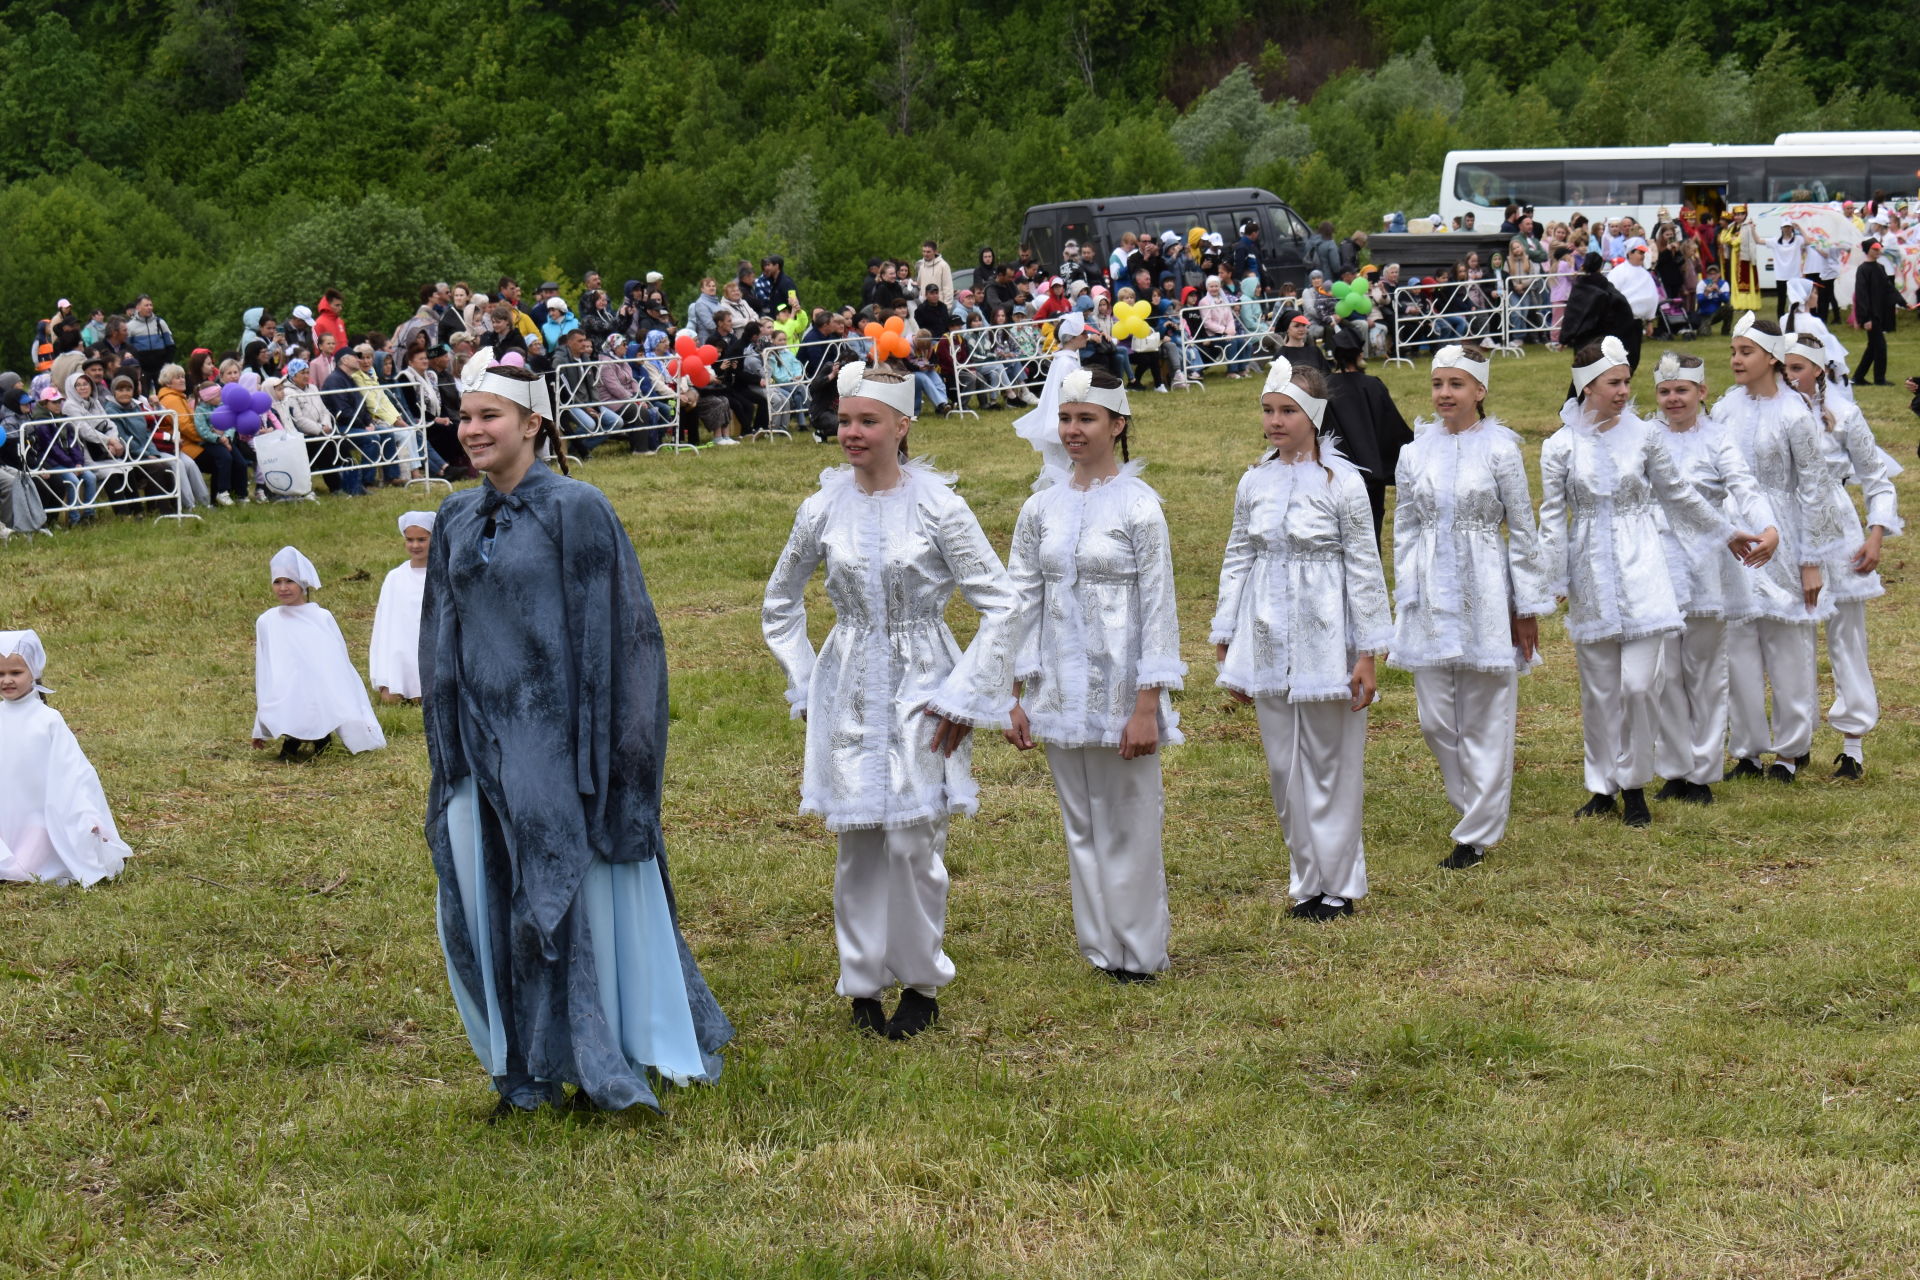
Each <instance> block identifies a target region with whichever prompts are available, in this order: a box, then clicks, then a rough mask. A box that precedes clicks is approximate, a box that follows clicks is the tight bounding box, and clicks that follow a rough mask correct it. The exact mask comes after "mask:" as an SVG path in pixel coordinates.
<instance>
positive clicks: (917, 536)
mask: <svg viewBox="0 0 1920 1280" xmlns="http://www.w3.org/2000/svg"><path fill="white" fill-rule="evenodd" d="M822 563H824V564H825V565H826V574H827V577H826V587H827V598H828V599H829V600H830V601H832V603H833V608H834V614H835V618H834V624H833V629H832V630H831V631H830V632H828V633H827V638H826V640H825V641H824V642H822V644H821V646H820V651H819V653H818V654H817V655H816V654H815V653H814V649H813V645H812V644H811V643H810V642H809V641H808V639H807V612H806V587H807V580H808V579H809V578H811V577H812V576H813V571H814V569H815V567H817V566H819V565H820V564H822ZM956 588H957V589H958V590H959V592H960V594H961V595H962V596H963V597H965V599H966V601H967V603H968V604H970V605H972V606H973V608H974V609H975V610H977V611H978V612H979V614H980V629H979V632H978V634H977V635H976V636H975V638H974V643H973V645H972V647H971V648H969V650H968V651H967V653H966V654H965V655H963V654H962V653H961V651H960V646H959V645H958V644H957V643H955V641H954V638H953V633H952V632H951V631H949V630H948V629H947V623H946V608H947V601H948V600H949V599H951V598H952V596H953V593H954V591H955V589H956ZM1011 607H1012V592H1011V590H1010V589H1009V586H1008V582H1007V575H1006V570H1005V569H1003V568H1002V567H1001V564H1000V558H999V556H997V555H995V554H994V551H993V547H992V546H991V545H990V544H989V543H988V542H987V537H986V534H984V533H983V532H981V529H980V524H979V522H978V521H977V520H975V519H974V516H973V512H972V511H971V510H970V509H969V508H968V507H967V504H966V502H965V500H963V499H962V498H961V497H960V496H959V495H958V494H956V493H954V492H953V489H952V488H951V481H950V479H949V478H948V477H944V476H940V475H937V474H935V473H934V472H933V471H932V470H931V469H930V468H928V467H927V466H926V465H925V464H923V463H919V462H913V463H909V464H907V465H906V466H905V467H903V468H902V469H901V478H900V483H899V484H897V485H895V486H894V487H893V488H891V489H886V490H882V491H880V492H878V493H872V494H867V493H862V492H861V491H860V488H859V486H858V485H856V484H855V483H854V473H853V469H852V468H851V467H840V468H832V469H829V470H827V471H824V472H822V473H821V476H820V489H819V491H818V492H817V493H814V494H813V495H812V496H811V497H809V498H808V499H807V500H806V501H805V502H803V503H801V504H800V511H799V514H798V515H797V516H795V517H794V522H793V534H792V536H791V537H789V538H788V539H787V546H786V549H785V550H784V551H782V552H781V553H780V561H779V563H778V564H777V565H775V566H774V570H773V576H772V578H770V579H769V580H768V582H767V592H766V599H765V601H764V603H763V605H762V608H761V615H760V620H761V629H762V631H763V632H764V633H765V635H766V640H767V644H768V646H769V647H770V648H771V649H772V650H773V654H774V657H775V658H776V659H778V661H779V663H780V665H781V667H782V668H783V669H784V670H785V671H786V675H787V702H788V703H789V704H790V705H791V707H792V709H793V714H794V715H795V716H799V715H801V714H805V715H806V718H807V735H806V741H807V745H806V765H805V773H804V776H803V778H802V781H801V787H800V812H802V813H817V814H819V815H821V816H822V817H823V818H825V819H826V824H827V829H828V830H829V831H854V830H861V829H865V828H874V827H885V828H896V829H897V828H901V827H909V826H913V825H914V824H916V823H920V822H924V821H926V820H927V819H929V818H932V817H934V816H936V815H939V814H945V813H949V812H953V813H969V814H970V813H972V812H974V810H975V809H976V808H977V807H978V798H979V791H978V788H977V787H976V786H975V784H974V781H973V774H972V767H971V760H972V752H971V745H972V744H971V741H968V742H965V743H962V744H961V746H960V748H959V749H958V750H956V751H955V752H954V753H953V754H952V755H951V756H948V757H945V758H942V757H941V756H938V755H936V754H934V752H933V750H932V749H931V746H930V743H931V741H932V738H933V734H934V729H935V723H934V721H933V719H932V718H930V717H928V716H927V715H925V714H924V712H925V710H926V708H927V705H928V703H929V702H930V701H932V700H933V698H934V696H935V694H936V693H939V694H941V695H942V698H943V701H944V702H945V703H947V704H948V705H950V706H951V707H952V708H953V710H954V711H955V712H956V713H957V717H956V718H963V719H965V720H967V721H969V722H970V723H974V724H1004V723H1005V722H1006V718H1007V713H1008V711H1010V710H1011V709H1012V706H1013V692H1012V681H1011V677H1010V675H1009V673H1008V671H1007V666H1006V664H1005V663H1004V662H986V663H983V662H982V661H981V659H980V657H979V656H978V655H980V654H982V653H1004V652H1005V645H1006V640H1005V637H1004V634H1003V633H1004V631H1005V629H1006V627H1007V625H1008V619H1009V613H1010V610H1011Z"/></svg>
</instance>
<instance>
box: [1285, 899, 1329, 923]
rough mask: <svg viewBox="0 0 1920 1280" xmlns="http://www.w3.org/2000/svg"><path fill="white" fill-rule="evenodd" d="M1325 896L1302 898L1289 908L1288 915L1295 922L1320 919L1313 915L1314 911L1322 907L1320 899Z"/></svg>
mask: <svg viewBox="0 0 1920 1280" xmlns="http://www.w3.org/2000/svg"><path fill="white" fill-rule="evenodd" d="M1325 896H1326V895H1325V894H1320V893H1316V894H1314V895H1313V896H1312V897H1311V898H1302V899H1300V901H1298V902H1296V903H1294V904H1293V905H1292V906H1290V907H1288V908H1287V914H1288V915H1290V916H1292V917H1293V918H1294V919H1295V920H1317V919H1319V917H1318V916H1316V915H1314V914H1313V909H1314V908H1315V907H1317V906H1319V905H1320V899H1321V898H1323V897H1325Z"/></svg>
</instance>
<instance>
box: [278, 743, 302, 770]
mask: <svg viewBox="0 0 1920 1280" xmlns="http://www.w3.org/2000/svg"><path fill="white" fill-rule="evenodd" d="M300 747H301V740H300V739H299V738H285V739H282V740H281V743H280V759H281V761H282V762H284V763H286V764H292V763H293V762H294V761H296V760H298V759H299V758H300Z"/></svg>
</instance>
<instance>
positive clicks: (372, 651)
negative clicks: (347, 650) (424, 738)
mask: <svg viewBox="0 0 1920 1280" xmlns="http://www.w3.org/2000/svg"><path fill="white" fill-rule="evenodd" d="M400 537H401V538H402V539H404V540H405V542H406V546H407V562H406V563H405V564H403V565H398V566H396V567H394V568H392V569H389V570H388V571H387V577H386V581H384V582H382V583H381V584H380V603H379V605H378V606H377V607H376V608H375V609H374V611H373V639H372V641H371V642H370V643H369V644H368V645H367V674H368V675H369V676H371V677H372V679H373V687H374V688H375V689H376V690H378V691H379V693H380V701H382V702H400V701H402V700H405V701H408V702H417V701H418V700H419V698H420V607H421V605H422V604H423V603H424V602H425V601H426V595H427V555H428V553H429V552H431V551H432V550H433V512H431V511H409V512H407V513H406V514H405V515H403V516H401V517H400Z"/></svg>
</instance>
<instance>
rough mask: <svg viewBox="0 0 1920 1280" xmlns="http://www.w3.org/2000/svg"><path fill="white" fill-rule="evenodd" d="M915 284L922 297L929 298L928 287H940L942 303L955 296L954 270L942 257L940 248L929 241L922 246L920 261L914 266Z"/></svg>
mask: <svg viewBox="0 0 1920 1280" xmlns="http://www.w3.org/2000/svg"><path fill="white" fill-rule="evenodd" d="M913 282H914V284H915V285H917V286H918V287H919V290H920V296H921V297H923V298H924V297H926V296H927V286H928V285H939V286H940V298H941V301H943V302H944V301H945V300H946V299H948V298H951V297H952V296H953V268H951V267H949V266H948V265H947V260H946V259H945V258H943V257H941V256H940V246H939V245H937V244H935V243H934V242H933V241H931V240H928V241H925V242H923V243H922V244H921V246H920V261H918V262H916V263H914V264H913Z"/></svg>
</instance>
